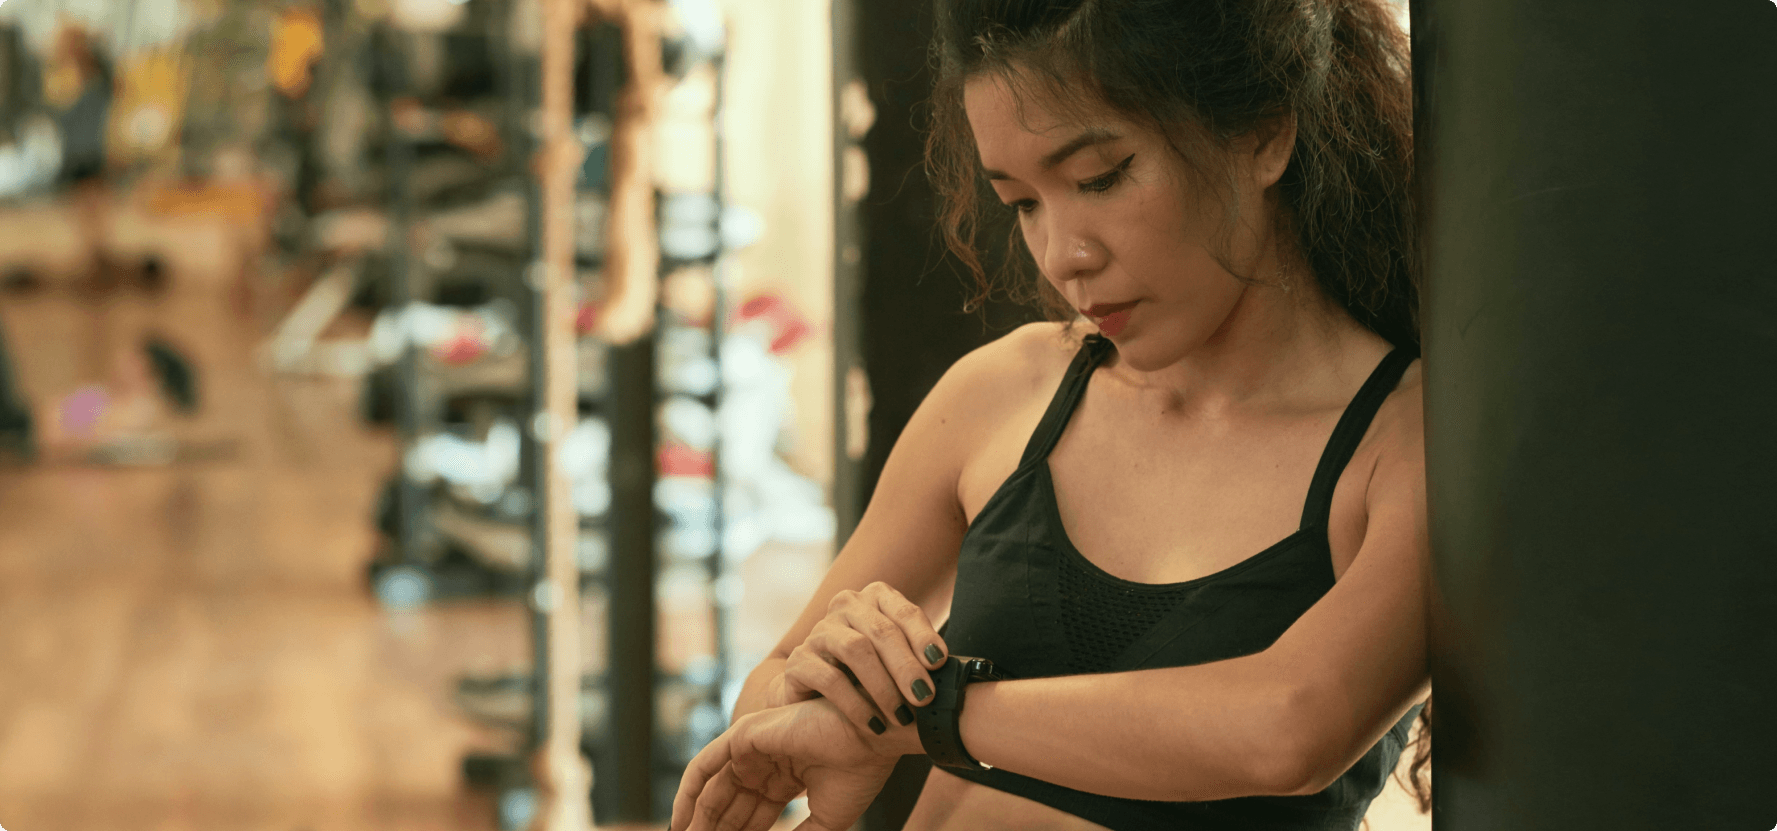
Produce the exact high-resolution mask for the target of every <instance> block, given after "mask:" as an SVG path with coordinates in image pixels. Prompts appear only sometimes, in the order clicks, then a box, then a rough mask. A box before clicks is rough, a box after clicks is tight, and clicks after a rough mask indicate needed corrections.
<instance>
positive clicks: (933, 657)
mask: <svg viewBox="0 0 1777 831" xmlns="http://www.w3.org/2000/svg"><path fill="white" fill-rule="evenodd" d="M942 660H944V652H943V651H942V650H940V649H938V645H937V644H935V643H933V644H926V663H928V664H935V663H938V662H939V661H942Z"/></svg>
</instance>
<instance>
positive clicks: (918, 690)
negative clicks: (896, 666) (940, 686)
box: [913, 678, 932, 701]
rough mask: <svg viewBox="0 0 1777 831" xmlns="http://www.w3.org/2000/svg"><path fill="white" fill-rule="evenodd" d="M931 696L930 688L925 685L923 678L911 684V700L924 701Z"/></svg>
mask: <svg viewBox="0 0 1777 831" xmlns="http://www.w3.org/2000/svg"><path fill="white" fill-rule="evenodd" d="M931 694H932V688H931V687H930V686H928V685H927V684H926V681H925V679H924V678H921V679H919V680H918V681H915V682H913V700H914V701H924V700H926V699H927V698H928V697H930V696H931Z"/></svg>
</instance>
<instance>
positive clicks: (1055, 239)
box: [963, 73, 1293, 371]
mask: <svg viewBox="0 0 1777 831" xmlns="http://www.w3.org/2000/svg"><path fill="white" fill-rule="evenodd" d="M963 102H964V107H965V109H966V110H967V113H968V118H969V125H970V127H971V128H972V129H973V131H974V134H975V144H976V147H977V148H979V150H980V152H981V164H982V166H983V167H984V168H985V169H986V171H987V176H988V179H989V180H990V181H991V183H992V185H993V189H994V191H995V192H996V193H997V194H998V195H999V198H1000V201H1001V202H1004V203H1005V204H1007V205H1009V206H1011V207H1012V208H1014V209H1015V210H1017V211H1018V222H1019V227H1020V229H1021V230H1022V231H1023V234H1024V240H1025V243H1026V244H1027V245H1029V246H1030V252H1031V256H1032V257H1034V258H1035V260H1036V263H1037V267H1038V268H1039V269H1040V270H1041V271H1042V273H1043V277H1044V278H1045V279H1047V280H1048V281H1049V283H1050V285H1052V286H1054V287H1055V289H1056V291H1059V292H1060V293H1061V295H1062V296H1063V297H1065V298H1067V301H1068V302H1069V303H1070V304H1071V305H1073V307H1074V308H1075V309H1077V310H1078V311H1079V312H1080V313H1081V314H1083V315H1085V316H1086V317H1088V318H1091V319H1092V320H1093V321H1094V322H1096V323H1097V324H1098V326H1099V330H1100V331H1101V332H1103V333H1104V334H1105V335H1106V336H1107V337H1109V338H1110V339H1111V340H1112V341H1114V342H1115V343H1116V345H1117V353H1118V355H1119V357H1120V358H1121V359H1122V360H1123V361H1125V362H1127V363H1128V365H1129V366H1130V367H1131V368H1133V369H1137V370H1144V371H1151V370H1155V369H1159V368H1161V367H1165V366H1169V365H1171V364H1173V363H1175V362H1177V361H1179V360H1180V359H1181V358H1183V357H1185V356H1186V355H1187V354H1189V353H1191V352H1192V351H1194V350H1196V349H1197V348H1198V347H1200V346H1201V345H1203V344H1205V343H1206V342H1209V341H1211V340H1212V339H1213V338H1215V337H1216V336H1217V335H1218V333H1220V332H1221V331H1222V330H1223V328H1224V325H1225V324H1226V323H1227V322H1228V321H1229V320H1230V318H1231V316H1232V315H1233V313H1234V311H1235V309H1236V307H1237V305H1238V304H1240V303H1241V301H1242V298H1243V296H1244V295H1246V294H1247V293H1248V291H1249V287H1248V286H1247V285H1245V284H1243V283H1241V282H1240V281H1238V280H1236V279H1234V277H1233V275H1231V274H1230V273H1229V272H1228V271H1227V270H1226V269H1224V268H1223V267H1222V266H1221V265H1218V264H1217V262H1216V259H1215V257H1214V256H1213V255H1212V252H1213V251H1217V250H1224V251H1225V252H1226V254H1227V256H1228V258H1229V262H1230V263H1232V264H1233V265H1234V266H1235V267H1237V268H1239V269H1241V270H1242V272H1243V273H1246V274H1249V275H1252V276H1256V277H1258V278H1260V279H1261V280H1263V279H1267V278H1268V277H1269V276H1270V275H1268V274H1263V273H1257V272H1256V271H1255V267H1259V266H1266V265H1267V264H1269V263H1271V259H1270V258H1264V261H1263V262H1262V263H1261V262H1260V258H1259V257H1258V256H1257V252H1259V251H1262V250H1265V247H1266V245H1267V244H1268V243H1269V241H1270V236H1269V234H1268V233H1261V232H1260V231H1259V229H1260V228H1267V227H1269V222H1270V215H1269V212H1268V211H1267V210H1266V209H1265V205H1264V201H1263V197H1262V194H1263V191H1264V189H1265V187H1268V186H1269V185H1270V184H1271V183H1272V182H1274V181H1276V178H1277V175H1281V173H1282V166H1281V165H1278V166H1277V175H1272V176H1270V181H1264V178H1265V177H1264V176H1263V175H1259V176H1257V177H1256V178H1255V175H1254V174H1255V173H1260V174H1262V173H1264V172H1265V171H1257V170H1255V169H1254V168H1255V165H1252V164H1242V163H1241V162H1242V158H1241V155H1242V153H1246V154H1247V156H1248V157H1253V158H1258V157H1262V156H1263V155H1264V154H1263V153H1257V154H1255V153H1252V152H1251V151H1250V149H1248V148H1249V145H1254V144H1255V143H1256V141H1249V142H1245V143H1241V142H1236V148H1235V153H1234V156H1235V179H1234V182H1235V186H1236V191H1237V192H1236V193H1235V194H1234V197H1235V198H1236V199H1237V200H1238V207H1239V213H1238V214H1237V216H1239V217H1241V221H1238V222H1236V224H1235V225H1234V227H1233V228H1232V229H1231V230H1224V229H1225V228H1226V223H1227V221H1228V220H1227V218H1226V217H1227V214H1226V210H1225V208H1224V207H1223V203H1222V202H1221V201H1220V200H1219V199H1217V198H1216V197H1215V196H1214V195H1211V194H1206V193H1201V192H1198V189H1195V188H1192V187H1191V186H1190V185H1189V184H1188V181H1189V180H1188V177H1187V176H1186V168H1185V166H1184V162H1183V161H1182V160H1181V159H1179V158H1178V155H1177V154H1176V152H1175V151H1174V150H1173V149H1172V148H1171V146H1170V145H1169V144H1168V142H1167V141H1166V138H1165V137H1164V136H1162V135H1161V134H1159V133H1158V132H1156V131H1154V130H1151V129H1146V128H1143V127H1140V126H1138V125H1136V124H1134V123H1132V122H1130V121H1128V120H1126V119H1123V118H1119V117H1118V116H1116V115H1115V114H1113V113H1111V112H1109V111H1108V110H1102V109H1101V110H1100V111H1099V112H1096V113H1094V114H1092V115H1091V116H1090V117H1088V118H1085V119H1082V118H1079V117H1077V116H1063V115H1060V114H1057V113H1056V112H1054V110H1053V109H1052V108H1050V107H1047V106H1045V102H1044V101H1042V100H1041V99H1040V97H1039V96H1036V95H1029V94H1027V95H1023V96H1022V97H1019V96H1015V95H1014V93H1013V92H1012V90H1011V89H1010V87H1009V86H1008V85H1007V84H1006V82H1005V81H1004V79H1002V78H1000V77H999V76H998V75H996V74H991V73H989V74H983V75H979V76H977V77H976V78H974V79H972V80H970V81H969V83H968V84H967V85H966V86H965V88H964V98H963ZM1070 109H1071V108H1070ZM1289 138H1291V139H1293V135H1291V136H1289ZM1283 146H1284V147H1286V148H1287V147H1288V143H1287V142H1286V143H1284V144H1283ZM1283 156H1284V160H1285V161H1287V158H1288V156H1287V151H1285V152H1284V154H1283ZM1252 185H1258V187H1256V188H1255V187H1252ZM1259 220H1262V221H1259ZM1223 237H1226V239H1225V240H1223V239H1221V238H1223ZM1268 267H1269V268H1270V269H1275V268H1276V266H1275V265H1268Z"/></svg>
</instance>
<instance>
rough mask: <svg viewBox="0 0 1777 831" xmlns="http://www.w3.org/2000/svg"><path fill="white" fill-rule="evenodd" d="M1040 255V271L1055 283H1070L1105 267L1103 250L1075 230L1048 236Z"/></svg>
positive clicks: (1088, 236)
mask: <svg viewBox="0 0 1777 831" xmlns="http://www.w3.org/2000/svg"><path fill="white" fill-rule="evenodd" d="M1047 242H1048V244H1047V245H1046V246H1045V250H1044V252H1043V271H1044V272H1045V273H1047V274H1048V275H1049V277H1050V278H1051V279H1054V280H1072V279H1075V278H1078V277H1083V276H1086V275H1088V274H1092V273H1094V272H1097V271H1098V270H1099V269H1101V268H1104V266H1105V260H1106V252H1105V248H1104V246H1103V245H1102V244H1100V243H1099V242H1098V241H1097V240H1095V239H1093V238H1092V237H1091V236H1090V235H1087V234H1084V233H1081V232H1080V231H1079V230H1077V229H1070V230H1067V231H1063V232H1060V233H1051V234H1050V235H1049V238H1048V240H1047Z"/></svg>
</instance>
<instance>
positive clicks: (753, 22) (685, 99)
mask: <svg viewBox="0 0 1777 831" xmlns="http://www.w3.org/2000/svg"><path fill="white" fill-rule="evenodd" d="M541 2H543V0H7V2H4V5H0V455H3V456H4V459H3V461H0V824H4V825H5V826H7V827H9V828H12V829H14V831H48V830H49V829H80V831H101V830H102V829H129V830H130V831H149V829H169V830H170V829H181V830H183V829H279V831H305V830H310V831H322V829H389V830H391V831H393V830H394V829H495V828H498V829H518V828H525V827H527V826H529V825H530V824H531V823H532V822H533V821H534V819H535V817H536V816H537V811H538V809H539V805H540V796H539V792H538V788H537V786H536V781H535V771H534V770H533V769H532V763H531V759H532V757H533V754H534V752H535V750H536V749H537V748H538V747H539V746H540V743H541V742H542V740H543V730H544V726H543V724H542V722H543V721H544V719H542V717H541V716H540V715H539V708H538V707H537V706H536V699H537V698H538V696H537V691H538V689H539V688H540V687H541V686H543V684H542V678H543V675H544V673H545V670H546V669H547V665H548V663H549V661H548V655H547V650H546V646H547V644H546V643H545V642H546V641H547V640H548V630H547V627H546V626H545V625H544V617H545V615H546V613H547V612H548V611H549V610H550V608H551V603H550V597H551V595H549V593H548V592H544V591H540V590H539V589H538V586H539V577H540V575H541V574H543V573H544V564H543V563H544V552H543V548H544V546H542V545H540V544H538V542H537V541H538V540H539V539H540V538H542V537H543V536H544V535H542V534H540V533H539V531H540V529H542V528H544V527H545V518H544V516H543V514H542V512H540V511H539V510H538V509H537V506H538V504H539V503H540V502H541V501H542V500H541V497H540V494H541V493H542V492H543V490H544V481H545V478H546V476H547V474H546V471H545V468H546V467H550V468H553V469H555V470H558V471H559V475H560V476H562V477H564V479H565V481H566V483H567V484H566V487H567V488H568V491H569V492H570V493H571V503H572V506H573V513H574V515H575V518H576V522H577V525H578V529H579V530H578V537H577V541H576V543H575V544H574V545H573V546H572V550H571V552H569V554H568V556H571V557H572V561H573V563H574V564H575V565H576V566H577V570H578V573H579V583H580V590H581V599H580V608H579V610H578V611H579V616H578V621H579V624H580V626H579V630H580V652H581V653H582V654H581V659H582V660H581V662H580V666H579V667H577V669H578V670H579V671H580V672H581V674H582V680H581V684H580V688H581V695H580V701H579V712H580V716H581V728H582V739H581V742H580V751H581V754H582V756H583V757H584V758H585V759H586V760H587V761H589V762H590V764H591V769H592V772H593V777H594V778H593V785H592V793H591V807H592V811H593V816H594V818H595V819H596V820H597V821H598V822H599V823H601V824H612V823H624V824H630V825H635V826H637V827H655V826H659V827H663V824H664V820H665V818H666V812H667V806H669V805H670V801H671V797H672V793H673V788H674V786H675V785H676V782H677V780H678V777H679V773H680V771H681V770H682V767H683V765H684V763H685V761H686V760H687V759H688V758H689V757H690V756H691V755H692V754H694V753H695V752H696V751H697V750H698V749H699V748H701V747H702V746H703V745H704V744H705V743H707V742H708V741H709V740H710V739H711V738H712V737H713V736H715V735H716V734H717V733H719V732H720V731H721V730H722V729H723V727H724V726H725V725H726V723H727V720H728V713H729V709H730V707H731V706H732V702H733V697H734V695H735V693H736V692H737V690H738V685H739V683H740V681H741V679H742V678H743V677H744V676H745V674H746V672H747V671H749V670H750V669H751V668H752V667H753V666H754V664H755V663H756V662H757V661H758V660H759V659H760V658H762V657H763V655H764V654H765V652H766V651H767V650H769V649H770V648H771V646H772V645H773V644H774V643H775V642H776V640H777V639H778V638H779V637H780V636H781V634H782V633H783V631H784V630H785V629H786V628H787V627H788V626H789V625H790V623H791V622H792V621H793V620H794V618H795V616H796V615H797V614H798V613H799V611H800V609H801V608H802V606H803V604H804V603H805V602H806V601H807V599H808V597H809V596H810V594H811V593H812V591H813V590H814V588H815V586H816V584H817V583H818V582H819V579H820V577H821V575H822V573H823V571H824V569H825V567H826V564H827V562H828V561H829V560H830V559H831V557H832V556H833V553H834V551H835V550H836V545H837V544H838V543H839V542H841V541H843V539H844V538H845V535H846V534H847V533H848V532H849V530H850V528H851V526H852V525H853V524H855V522H856V518H857V516H858V514H859V513H860V512H861V510H862V506H863V504H864V502H865V500H867V499H868V496H869V492H870V488H871V485H872V483H873V482H874V481H875V476H876V473H877V471H879V470H880V468H881V464H882V460H883V459H884V458H885V457H886V454H887V451H888V448H889V447H890V446H892V444H893V442H894V440H895V438H896V436H897V435H898V434H899V431H900V429H901V425H903V424H904V423H905V422H906V420H907V418H908V417H909V416H910V415H911V413H912V410H913V408H914V407H915V406H916V405H917V403H918V402H919V400H920V399H921V398H922V397H923V396H924V395H925V393H926V392H927V391H928V390H929V389H930V387H931V385H932V384H933V383H935V381H936V380H937V378H938V376H939V375H940V374H941V373H942V372H943V370H944V369H945V368H946V367H948V366H949V364H950V363H951V362H952V361H954V360H955V359H956V358H957V357H958V356H960V355H961V354H963V353H964V352H966V351H968V350H969V349H971V348H973V347H975V346H977V345H979V344H981V343H984V342H986V341H987V340H990V339H992V338H993V337H996V336H998V335H999V334H1002V333H1003V332H1005V331H1007V330H1009V329H1010V328H1011V327H1013V326H1015V325H1017V324H1019V323H1021V322H1024V321H1026V320H1031V319H1035V318H1036V316H1037V315H1036V313H1035V312H1034V311H1032V310H1029V309H1024V308H1021V307H1017V306H1013V305H1009V304H1007V303H1004V302H1000V301H998V300H990V301H989V302H987V303H986V304H984V305H982V306H981V307H979V308H974V309H970V310H968V311H963V307H964V303H965V300H967V299H968V297H969V296H970V295H971V294H972V292H971V290H970V287H969V286H967V285H966V284H965V282H964V277H963V276H962V274H961V273H960V271H959V270H958V269H957V268H956V267H955V265H954V264H953V263H952V262H950V261H949V260H948V259H947V258H946V257H945V256H944V255H943V254H942V252H941V245H940V244H939V242H938V240H937V239H936V235H935V233H934V231H933V228H934V224H933V205H932V196H931V191H930V188H929V186H928V185H927V184H926V183H925V180H924V176H923V174H922V173H921V172H920V170H919V157H920V153H921V150H922V139H921V135H920V133H919V125H920V124H921V123H922V116H921V113H920V106H921V104H922V102H923V100H924V98H925V96H926V93H927V80H926V75H925V72H926V64H925V61H926V51H925V49H926V40H927V37H928V33H929V24H928V21H927V20H926V15H927V9H926V4H924V3H907V2H904V0H900V1H899V2H884V1H883V0H836V2H825V1H824V0H745V2H742V1H741V0H672V2H665V1H664V0H596V2H592V1H589V2H579V3H571V4H568V3H564V5H568V6H572V17H573V19H574V20H575V25H574V31H573V34H572V43H573V56H572V59H571V61H569V62H567V63H564V64H561V65H562V66H567V67H571V73H572V77H571V85H572V86H571V88H572V94H571V96H570V97H571V108H570V109H571V112H568V113H566V114H565V117H566V118H568V119H569V121H568V124H569V132H568V136H569V137H570V139H571V141H570V144H571V145H572V149H573V160H574V169H573V172H572V174H571V176H570V178H571V179H572V180H573V197H572V209H571V211H572V224H571V235H572V240H573V241H572V246H571V248H572V255H571V262H572V265H571V269H572V274H573V279H572V280H571V281H568V285H569V287H570V289H571V291H572V292H573V296H572V297H571V298H568V302H570V303H571V304H572V309H573V315H574V329H575V333H576V337H575V339H574V341H573V348H572V349H571V350H570V351H571V353H572V356H571V357H572V364H571V365H572V372H573V373H574V378H575V384H574V386H575V387H576V389H577V395H576V396H575V397H576V406H575V410H576V411H577V418H576V419H575V420H574V423H573V424H571V425H562V426H561V429H554V428H552V427H551V424H553V422H551V421H549V420H548V419H540V418H539V415H540V414H541V413H542V412H543V409H544V406H543V403H544V402H543V396H542V392H541V390H542V384H541V381H542V379H543V376H544V371H543V365H544V364H545V362H546V357H547V350H546V349H545V344H544V338H543V337H542V336H541V331H542V330H541V326H540V323H539V321H540V319H541V318H540V315H541V311H540V310H541V309H542V308H543V305H542V292H541V290H540V289H541V287H542V286H544V285H545V284H546V283H547V281H546V280H544V279H541V278H540V276H539V275H540V274H542V273H543V272H544V271H545V269H542V268H541V267H540V266H539V265H538V264H539V262H541V257H542V253H541V252H542V248H541V241H542V237H543V233H544V231H543V228H544V225H545V221H544V220H545V216H544V214H545V210H544V205H545V204H546V203H545V201H544V198H543V188H542V187H541V185H540V183H539V176H540V173H541V172H542V171H545V170H546V169H547V166H544V165H540V164H539V163H538V161H537V160H538V157H539V156H538V151H539V149H540V147H541V146H542V145H541V142H542V140H543V136H544V134H545V132H546V131H544V130H543V129H542V128H541V127H540V125H541V124H542V115H541V113H540V108H541V106H542V102H543V96H542V92H541V90H542V86H543V82H544V74H545V73H544V69H543V67H544V65H545V62H544V61H543V60H542V59H541V53H542V50H543V45H542V44H543V43H544V40H545V37H546V35H547V34H548V33H547V32H546V30H545V27H544V26H543V24H542V20H543V17H542V14H541V11H540V3H541ZM549 2H555V0H549ZM636 194H640V196H639V197H637V196H636ZM638 199H639V200H640V201H637V200H638ZM637 205H640V206H641V207H640V208H639V209H637V208H636V207H635V206H637ZM625 217H627V218H625ZM619 260H621V261H622V263H623V264H624V265H623V267H622V268H621V269H619V268H617V267H616V266H615V265H613V264H614V263H617V262H618V261H619ZM637 263H640V264H641V265H640V266H638V265H637ZM619 271H621V272H622V273H619ZM638 274H639V275H641V276H640V277H637V275H638ZM560 358H561V356H560V355H556V356H554V357H553V358H552V359H553V360H557V361H559V360H560ZM557 365H558V366H559V365H562V364H559V363H558V364H557ZM546 453H549V454H553V455H552V456H549V457H548V458H551V459H553V465H547V466H546V465H544V464H542V463H541V461H540V460H541V459H543V458H544V457H545V454H546ZM649 505H652V510H651V512H650V510H649V508H648V506H649ZM626 512H627V513H626ZM650 513H651V514H652V523H651V524H650V523H649V522H648V520H647V516H648V514H650ZM637 516H642V517H643V520H642V522H641V524H640V527H642V528H643V529H644V530H643V532H641V533H625V530H626V529H630V528H635V527H638V526H637V524H636V523H635V517H637ZM626 517H627V522H626V521H625V518H626ZM625 564H630V565H629V566H627V567H626V566H625ZM637 667H642V668H644V669H643V670H638V669H636V668H637ZM648 667H651V668H652V672H647V671H645V668H648ZM638 702H641V703H640V704H638ZM795 810H796V808H795V806H792V816H791V819H793V818H794V812H795ZM887 813H888V814H892V813H893V812H892V811H889V812H887ZM884 815H885V814H883V812H877V813H874V814H873V815H872V817H873V818H872V820H871V822H872V823H873V824H874V827H878V828H887V827H890V825H891V824H892V821H891V820H885V819H883V816H884ZM1370 825H1371V828H1372V829H1376V831H1389V829H1409V828H1426V827H1429V820H1428V819H1427V818H1425V817H1423V816H1419V815H1417V814H1416V813H1415V812H1414V811H1413V810H1412V807H1411V803H1410V800H1409V799H1408V798H1407V797H1406V796H1405V795H1404V794H1403V793H1402V791H1401V789H1400V787H1399V785H1398V784H1392V783H1391V784H1390V786H1389V789H1388V792H1387V793H1386V794H1385V795H1384V798H1383V799H1381V800H1379V801H1378V802H1377V805H1376V807H1375V809H1374V810H1373V811H1372V816H1371V823H1370Z"/></svg>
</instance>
